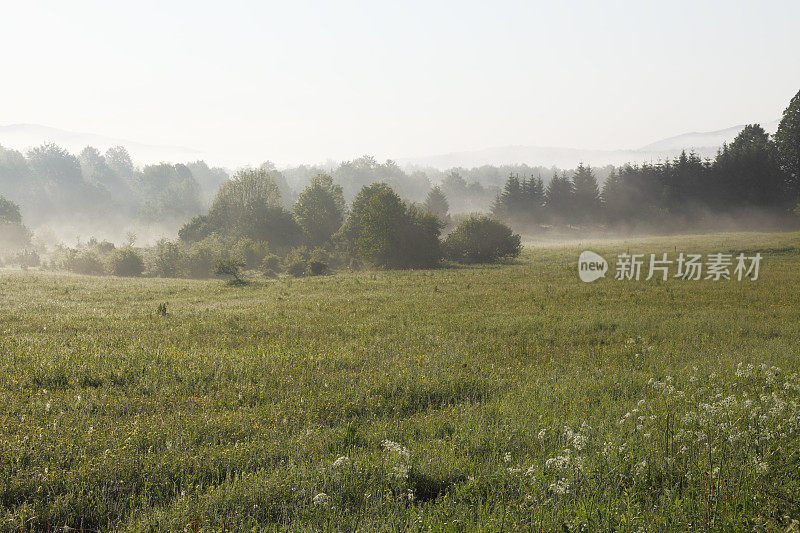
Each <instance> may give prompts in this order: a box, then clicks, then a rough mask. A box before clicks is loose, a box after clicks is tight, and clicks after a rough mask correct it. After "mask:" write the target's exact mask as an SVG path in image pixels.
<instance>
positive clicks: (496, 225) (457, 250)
mask: <svg viewBox="0 0 800 533" xmlns="http://www.w3.org/2000/svg"><path fill="white" fill-rule="evenodd" d="M520 241H521V239H520V236H519V235H515V234H514V233H513V232H512V231H511V228H509V227H508V226H506V225H505V224H503V223H502V222H499V221H497V220H494V219H492V218H489V217H471V218H468V219H467V220H465V221H464V222H462V223H461V224H459V225H458V226H457V227H456V229H455V230H453V232H452V233H451V234H450V235H448V236H447V239H445V241H444V250H445V255H446V257H447V258H448V259H451V260H453V261H460V262H464V263H491V262H495V261H499V260H500V259H503V258H507V257H517V256H518V255H519V253H520V250H521V248H522V246H521V242H520Z"/></svg>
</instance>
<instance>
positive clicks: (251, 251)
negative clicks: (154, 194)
mask: <svg viewBox="0 0 800 533" xmlns="http://www.w3.org/2000/svg"><path fill="white" fill-rule="evenodd" d="M268 254H269V244H267V243H266V242H264V241H254V240H253V239H250V238H249V237H242V238H241V239H239V240H238V241H236V243H235V244H234V245H233V247H232V248H231V256H232V257H235V258H237V259H241V260H242V261H244V263H245V265H246V268H248V269H255V268H258V267H259V266H261V262H262V261H263V260H264V257H266V256H267V255H268Z"/></svg>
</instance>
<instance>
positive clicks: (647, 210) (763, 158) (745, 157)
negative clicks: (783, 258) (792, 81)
mask: <svg viewBox="0 0 800 533" xmlns="http://www.w3.org/2000/svg"><path fill="white" fill-rule="evenodd" d="M799 154H800V93H798V94H797V95H796V96H795V97H794V98H793V99H792V101H791V103H790V104H789V106H788V107H787V108H786V110H785V111H784V113H783V118H782V120H781V122H780V125H779V127H778V130H777V132H776V133H775V135H774V136H770V135H768V134H767V133H766V132H765V131H764V129H763V128H762V127H761V126H760V125H758V124H750V125H747V126H745V127H744V128H743V129H742V131H741V132H740V133H739V134H738V135H737V136H736V138H735V139H734V140H733V141H732V142H731V143H730V144H724V145H723V146H722V148H721V149H720V150H719V152H718V153H717V156H716V157H715V158H714V159H713V160H710V159H705V160H701V159H700V157H699V156H697V155H696V154H694V153H692V152H689V153H687V152H686V151H684V152H682V153H681V154H680V156H678V157H676V158H674V159H673V160H669V161H663V162H659V163H642V164H628V165H624V166H621V167H619V168H615V169H612V170H611V171H610V172H609V173H608V176H607V177H606V179H605V180H604V182H603V183H602V185H601V184H600V183H599V180H598V179H597V176H596V174H595V172H594V170H593V169H592V168H591V167H590V166H585V165H583V164H580V165H578V167H577V168H576V169H575V170H574V172H572V175H568V174H567V172H556V173H555V174H554V176H553V177H552V178H551V179H550V181H549V183H546V184H545V182H544V181H543V180H542V178H541V177H540V176H534V175H530V176H529V177H524V178H520V177H519V175H518V174H516V175H515V174H512V175H511V176H509V177H508V179H507V180H506V183H505V186H504V187H503V190H502V192H501V193H500V194H498V195H497V197H496V199H495V201H494V203H493V205H492V208H491V209H492V213H493V214H494V215H495V216H497V217H498V218H501V219H503V220H506V221H508V222H509V223H511V224H512V225H515V226H525V227H526V228H528V229H529V230H530V229H531V228H536V227H537V225H538V226H541V225H557V224H562V225H575V226H606V227H611V228H614V227H632V226H633V227H635V226H638V227H643V228H646V229H648V230H650V231H652V230H654V229H660V230H671V231H675V230H680V229H686V228H691V227H694V226H697V225H698V224H704V225H705V224H708V223H710V222H713V220H714V219H715V218H716V219H720V218H723V219H725V220H731V219H732V218H737V217H738V218H741V219H743V220H748V219H751V218H752V216H753V215H768V216H770V217H771V219H772V220H774V221H781V220H784V221H787V220H789V221H795V222H796V220H797V218H796V217H793V216H792V214H795V215H796V214H800V212H799V211H800V206H798V202H799V201H800V178H798V175H799V173H800V164H799V163H798V161H799V160H800V155H799Z"/></svg>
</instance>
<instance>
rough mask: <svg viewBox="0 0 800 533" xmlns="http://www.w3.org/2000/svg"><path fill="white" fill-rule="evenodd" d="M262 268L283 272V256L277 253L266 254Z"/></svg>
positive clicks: (263, 269)
mask: <svg viewBox="0 0 800 533" xmlns="http://www.w3.org/2000/svg"><path fill="white" fill-rule="evenodd" d="M261 270H262V271H264V272H266V271H270V272H273V273H278V272H282V271H283V261H281V258H280V257H278V256H277V255H275V254H267V255H266V256H264V259H262V260H261Z"/></svg>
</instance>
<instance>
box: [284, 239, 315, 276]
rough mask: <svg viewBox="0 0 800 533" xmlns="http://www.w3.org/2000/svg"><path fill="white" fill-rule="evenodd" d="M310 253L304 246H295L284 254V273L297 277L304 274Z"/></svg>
mask: <svg viewBox="0 0 800 533" xmlns="http://www.w3.org/2000/svg"><path fill="white" fill-rule="evenodd" d="M309 257H310V254H309V253H308V249H307V248H306V247H305V246H301V247H299V248H295V249H294V250H292V251H291V252H289V254H288V255H287V256H286V262H285V263H286V273H287V274H289V275H290V276H294V277H296V278H299V277H300V276H305V274H306V270H307V269H308V260H309Z"/></svg>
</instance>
